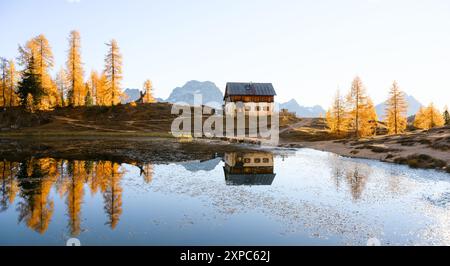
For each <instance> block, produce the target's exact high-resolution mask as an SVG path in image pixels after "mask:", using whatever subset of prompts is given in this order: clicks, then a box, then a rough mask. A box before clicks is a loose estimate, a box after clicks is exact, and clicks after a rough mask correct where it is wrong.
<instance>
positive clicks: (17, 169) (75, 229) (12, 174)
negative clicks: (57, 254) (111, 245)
mask: <svg viewBox="0 0 450 266" xmlns="http://www.w3.org/2000/svg"><path fill="white" fill-rule="evenodd" d="M144 169H146V171H145V173H146V175H145V176H144V179H145V180H146V182H149V181H150V180H151V176H152V175H153V171H152V165H151V164H149V165H146V166H145V167H144ZM123 174H124V171H122V170H121V168H120V164H118V163H113V162H110V161H98V162H92V161H77V160H71V161H68V160H56V159H51V158H43V159H36V158H31V159H29V160H27V161H23V162H20V163H19V162H8V161H0V182H1V184H0V185H1V189H0V193H1V194H0V210H3V211H4V210H6V209H8V207H9V206H10V205H11V204H12V203H13V202H14V200H15V198H16V195H17V194H18V195H19V197H20V201H19V202H18V204H17V211H18V212H19V219H18V220H19V222H23V223H25V224H26V225H27V226H28V227H29V228H31V229H33V230H35V231H36V232H39V233H41V234H42V233H45V232H46V231H47V229H48V226H49V224H50V221H51V218H52V215H53V211H54V203H53V200H52V199H49V194H50V191H51V188H52V187H55V189H56V192H57V195H59V196H60V197H61V198H63V197H65V202H66V212H67V216H68V218H69V219H68V228H69V231H70V234H71V235H73V236H76V235H78V234H80V232H81V231H82V227H81V215H82V214H81V205H82V203H83V197H84V186H85V185H86V186H87V187H89V189H90V191H91V194H92V195H94V194H96V193H101V194H102V195H103V199H104V210H105V212H106V214H107V217H108V221H107V222H106V224H108V225H109V226H110V227H111V228H112V229H114V228H115V227H116V226H117V224H118V222H119V220H120V215H121V214H122V187H121V184H120V182H121V179H122V177H123Z"/></svg>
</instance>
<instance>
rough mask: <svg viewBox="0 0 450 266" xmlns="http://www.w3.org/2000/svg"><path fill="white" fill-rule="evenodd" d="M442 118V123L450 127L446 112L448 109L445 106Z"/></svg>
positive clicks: (449, 119)
mask: <svg viewBox="0 0 450 266" xmlns="http://www.w3.org/2000/svg"><path fill="white" fill-rule="evenodd" d="M442 116H443V118H444V123H445V125H446V126H450V114H449V112H448V107H447V106H445V111H444V114H443V115H442Z"/></svg>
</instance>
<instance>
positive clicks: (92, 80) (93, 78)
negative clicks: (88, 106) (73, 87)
mask: <svg viewBox="0 0 450 266" xmlns="http://www.w3.org/2000/svg"><path fill="white" fill-rule="evenodd" d="M88 83H89V87H90V88H91V91H92V102H93V104H95V105H100V104H99V101H98V95H97V91H98V83H99V76H98V73H97V71H94V70H92V71H91V74H90V75H89V81H88Z"/></svg>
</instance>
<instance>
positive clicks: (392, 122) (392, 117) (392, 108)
mask: <svg viewBox="0 0 450 266" xmlns="http://www.w3.org/2000/svg"><path fill="white" fill-rule="evenodd" d="M407 107H408V105H407V102H406V99H405V94H404V93H403V92H402V91H401V90H400V88H399V87H398V84H397V82H396V81H394V83H393V84H392V87H391V90H390V92H389V99H388V100H387V101H386V114H387V118H386V123H387V126H388V131H389V134H399V133H403V132H404V131H405V129H406V126H407V117H406V111H407Z"/></svg>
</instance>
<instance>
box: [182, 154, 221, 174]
mask: <svg viewBox="0 0 450 266" xmlns="http://www.w3.org/2000/svg"><path fill="white" fill-rule="evenodd" d="M221 161H222V158H220V157H217V158H214V159H211V160H207V161H192V162H186V163H181V165H182V166H183V167H184V168H185V169H186V170H188V171H190V172H198V171H212V170H214V169H215V168H216V167H217V165H218V164H219V163H220V162H221Z"/></svg>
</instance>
